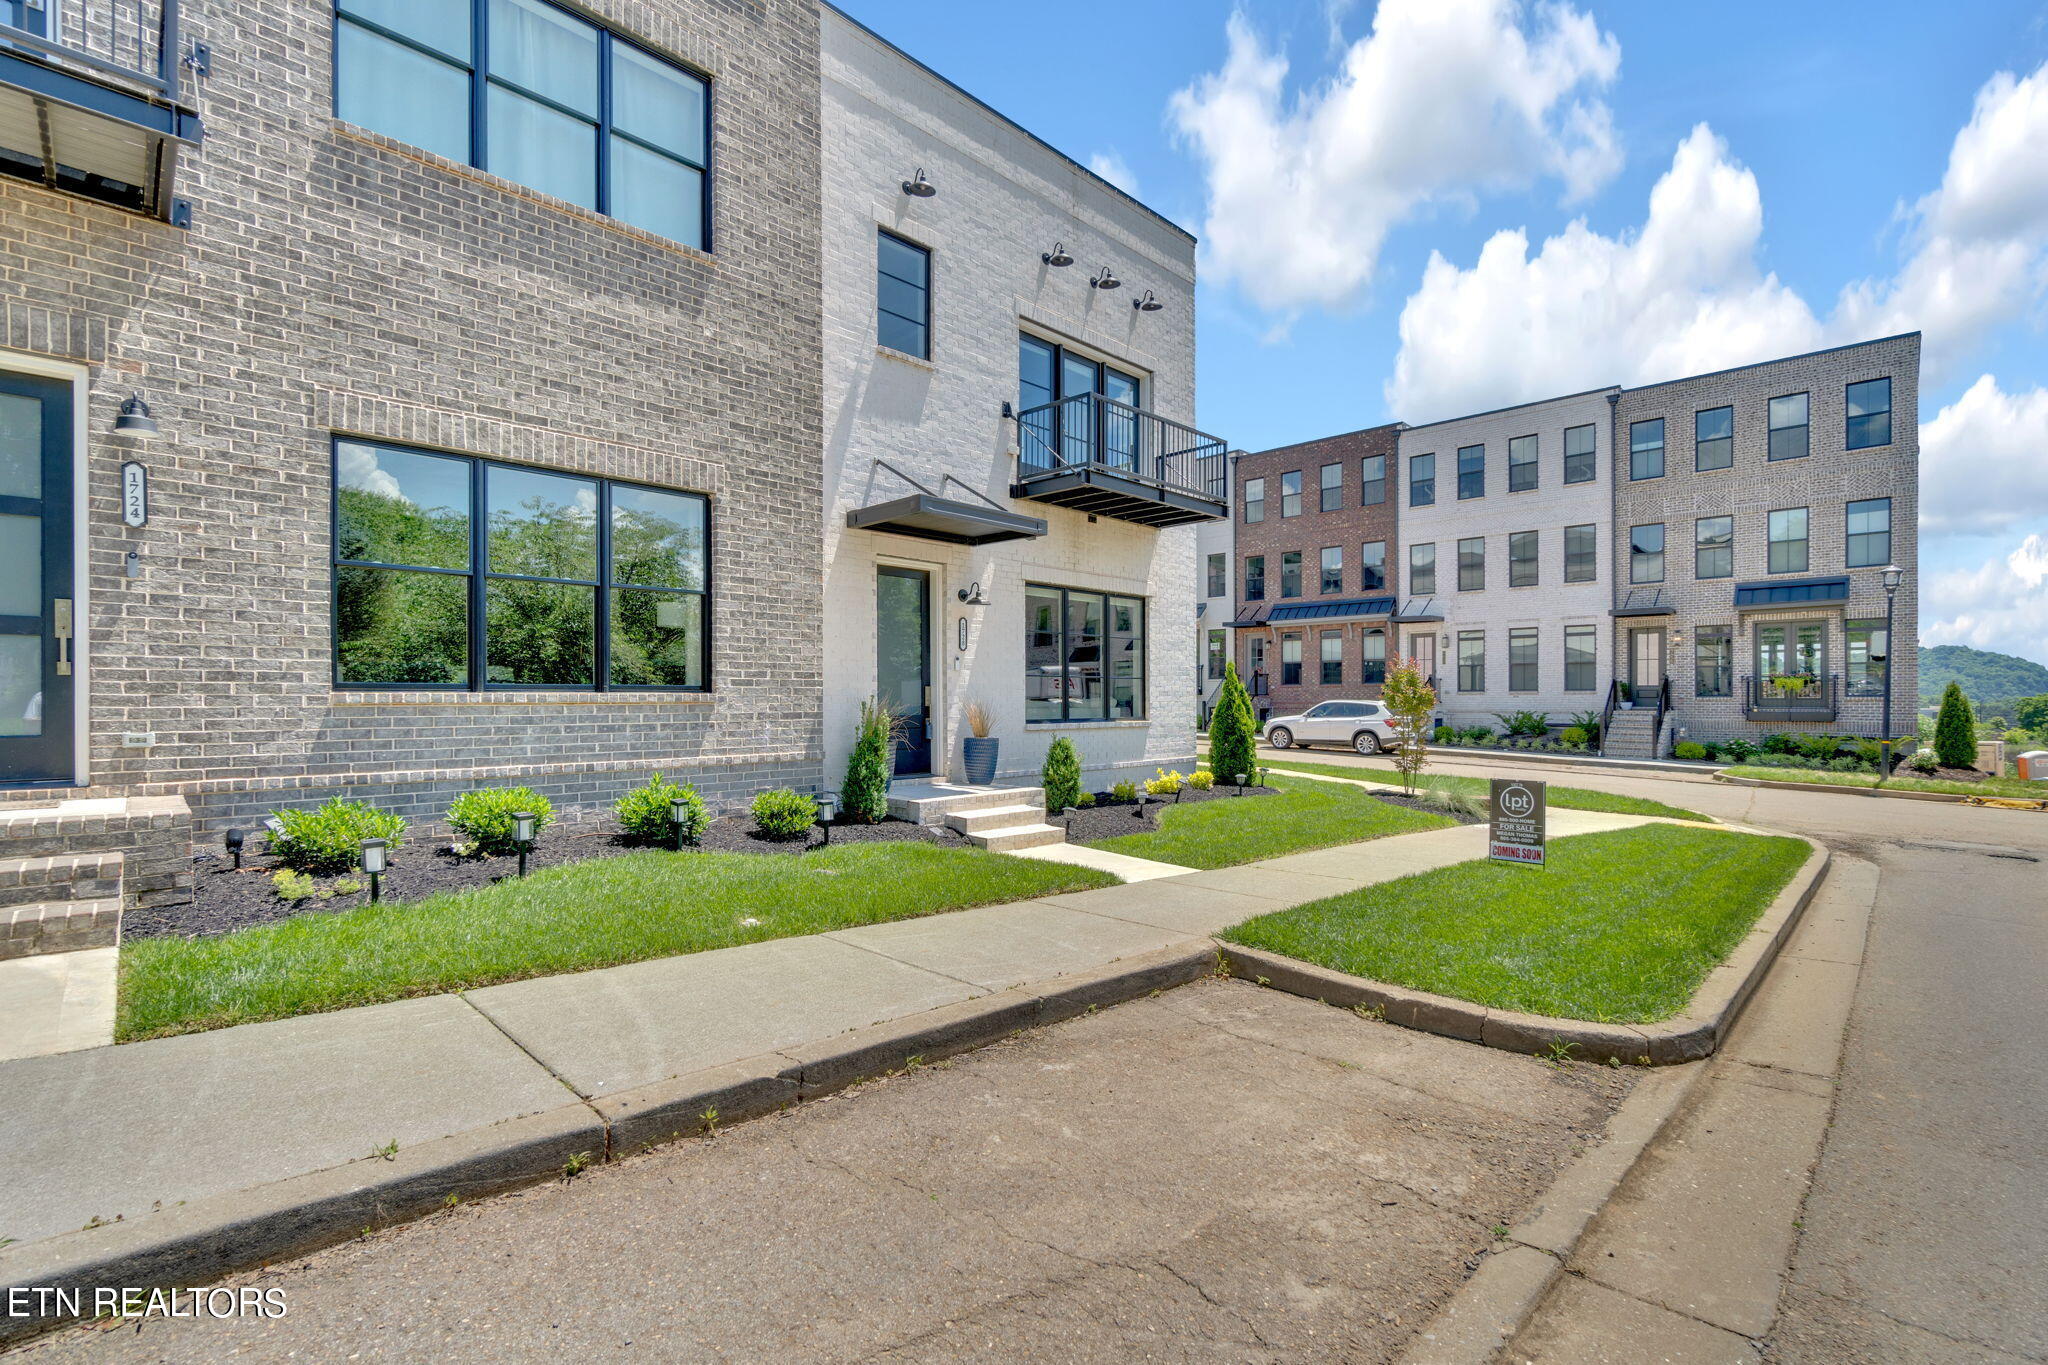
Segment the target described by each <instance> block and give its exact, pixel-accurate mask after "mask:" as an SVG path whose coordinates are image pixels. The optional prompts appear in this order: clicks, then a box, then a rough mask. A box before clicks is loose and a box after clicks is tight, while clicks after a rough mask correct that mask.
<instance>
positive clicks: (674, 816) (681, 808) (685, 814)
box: [668, 796, 690, 853]
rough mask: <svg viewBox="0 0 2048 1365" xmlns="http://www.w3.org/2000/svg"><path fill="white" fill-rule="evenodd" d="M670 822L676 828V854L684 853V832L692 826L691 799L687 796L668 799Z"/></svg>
mask: <svg viewBox="0 0 2048 1365" xmlns="http://www.w3.org/2000/svg"><path fill="white" fill-rule="evenodd" d="M668 820H669V823H670V824H672V825H674V826H675V827H676V852H678V853H681V852H682V851H683V831H684V830H685V829H687V828H688V827H689V824H690V799H689V798H688V797H687V796H671V797H670V798H669V799H668Z"/></svg>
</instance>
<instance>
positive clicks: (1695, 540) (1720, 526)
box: [1692, 517, 1735, 578]
mask: <svg viewBox="0 0 2048 1365" xmlns="http://www.w3.org/2000/svg"><path fill="white" fill-rule="evenodd" d="M1692 576H1693V577H1694V578H1733V577H1735V518H1733V517H1701V518H1699V519H1698V520H1697V521H1695V522H1693V524H1692Z"/></svg>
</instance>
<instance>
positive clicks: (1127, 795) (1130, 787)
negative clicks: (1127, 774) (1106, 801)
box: [1109, 778, 1138, 801]
mask: <svg viewBox="0 0 2048 1365" xmlns="http://www.w3.org/2000/svg"><path fill="white" fill-rule="evenodd" d="M1109 794H1110V796H1111V797H1113V798H1114V799H1116V800H1118V801H1135V800H1137V799H1138V784H1137V783H1135V782H1133V781H1131V780H1130V779H1129V778H1126V779H1124V780H1123V781H1122V782H1119V783H1117V784H1116V785H1115V786H1113V787H1111V788H1110V789H1109Z"/></svg>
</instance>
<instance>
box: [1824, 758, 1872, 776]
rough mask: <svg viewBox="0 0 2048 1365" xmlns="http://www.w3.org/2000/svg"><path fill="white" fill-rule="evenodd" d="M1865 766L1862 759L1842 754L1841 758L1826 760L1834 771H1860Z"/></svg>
mask: <svg viewBox="0 0 2048 1365" xmlns="http://www.w3.org/2000/svg"><path fill="white" fill-rule="evenodd" d="M1865 766H1866V765H1865V764H1864V762H1863V760H1862V759H1860V758H1849V757H1847V756H1844V757H1842V758H1832V759H1829V760H1828V767H1830V768H1832V769H1833V770H1834V771H1836V772H1838V773H1856V772H1862V771H1863V769H1864V767H1865Z"/></svg>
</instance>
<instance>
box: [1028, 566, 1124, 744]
mask: <svg viewBox="0 0 2048 1365" xmlns="http://www.w3.org/2000/svg"><path fill="white" fill-rule="evenodd" d="M1144 715H1145V599H1144V598H1142V597H1119V596H1117V595H1115V594H1114V593H1101V592H1089V591H1086V590H1082V589H1076V588H1060V587H1054V586H1052V585H1050V584H1046V583H1027V584H1025V585H1024V719H1025V721H1026V722H1027V723H1028V722H1032V721H1038V722H1045V721H1091V720H1138V719H1142V718H1143V716H1144Z"/></svg>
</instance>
